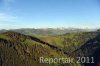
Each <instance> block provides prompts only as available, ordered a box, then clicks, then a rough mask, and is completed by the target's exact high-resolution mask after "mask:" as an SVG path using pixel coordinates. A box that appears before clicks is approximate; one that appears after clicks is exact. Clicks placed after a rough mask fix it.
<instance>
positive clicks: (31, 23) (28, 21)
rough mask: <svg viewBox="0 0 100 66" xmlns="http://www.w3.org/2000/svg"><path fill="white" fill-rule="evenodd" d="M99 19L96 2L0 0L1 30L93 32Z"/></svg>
mask: <svg viewBox="0 0 100 66" xmlns="http://www.w3.org/2000/svg"><path fill="white" fill-rule="evenodd" d="M99 16H100V1H99V0H0V29H20V28H48V27H50V28H56V27H65V28H69V27H71V28H90V29H94V28H100V18H99Z"/></svg>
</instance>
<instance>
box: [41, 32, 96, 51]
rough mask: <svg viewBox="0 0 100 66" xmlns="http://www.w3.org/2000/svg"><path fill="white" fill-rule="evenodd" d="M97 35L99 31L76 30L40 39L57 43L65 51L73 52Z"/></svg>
mask: <svg viewBox="0 0 100 66" xmlns="http://www.w3.org/2000/svg"><path fill="white" fill-rule="evenodd" d="M96 35H98V33H97V32H76V33H67V34H64V35H59V36H46V37H40V39H41V40H43V41H47V42H48V43H50V44H55V45H57V46H58V47H59V48H62V49H63V50H64V51H68V52H73V51H74V50H76V49H77V48H79V47H80V46H82V45H83V44H85V42H87V41H88V40H90V39H93V38H94V37H96Z"/></svg>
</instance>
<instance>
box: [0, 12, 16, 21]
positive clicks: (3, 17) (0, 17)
mask: <svg viewBox="0 0 100 66" xmlns="http://www.w3.org/2000/svg"><path fill="white" fill-rule="evenodd" d="M16 19H17V17H16V16H13V15H9V14H6V13H0V22H2V21H9V22H10V21H15V20H16Z"/></svg>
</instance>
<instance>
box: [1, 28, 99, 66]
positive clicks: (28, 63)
mask: <svg viewBox="0 0 100 66" xmlns="http://www.w3.org/2000/svg"><path fill="white" fill-rule="evenodd" d="M99 52H100V31H99V30H98V31H96V32H75V33H66V34H63V35H58V36H42V37H38V38H37V37H34V36H28V35H23V34H21V33H16V32H12V31H8V32H4V33H1V34H0V66H99V64H100V53H99ZM41 56H42V57H48V58H60V57H66V58H69V57H74V58H76V57H78V56H79V57H94V61H95V63H93V64H86V63H79V64H78V63H75V62H74V63H67V64H63V63H59V64H58V63H56V64H54V63H52V64H47V63H46V64H45V63H44V64H43V63H39V57H41ZM75 61H77V59H75Z"/></svg>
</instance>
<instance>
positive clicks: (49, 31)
mask: <svg viewBox="0 0 100 66" xmlns="http://www.w3.org/2000/svg"><path fill="white" fill-rule="evenodd" d="M96 30H97V29H88V28H84V29H79V28H38V29H35V28H33V29H32V28H23V29H11V30H0V33H2V32H7V31H14V32H19V33H22V34H25V35H31V36H36V35H38V36H41V35H45V36H46V35H62V34H65V33H72V32H89V31H96Z"/></svg>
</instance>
